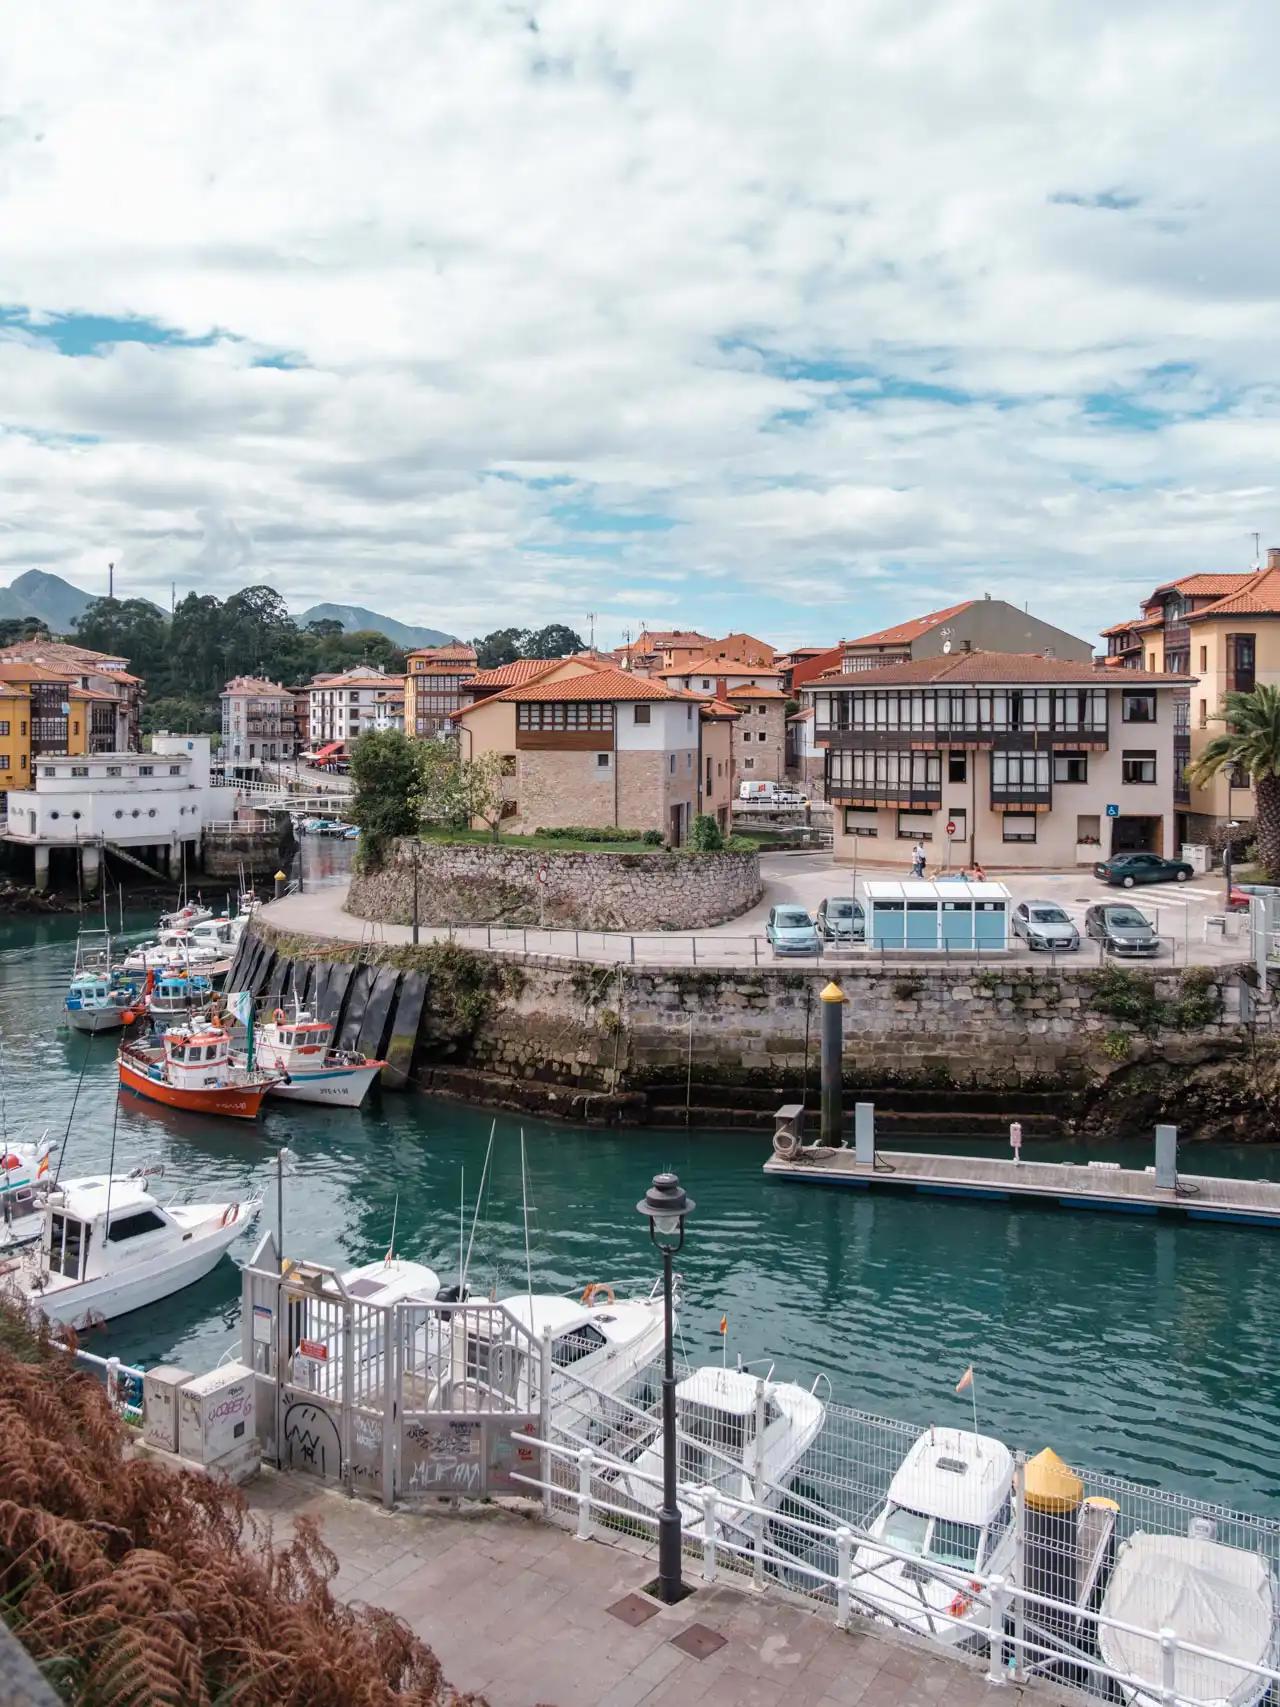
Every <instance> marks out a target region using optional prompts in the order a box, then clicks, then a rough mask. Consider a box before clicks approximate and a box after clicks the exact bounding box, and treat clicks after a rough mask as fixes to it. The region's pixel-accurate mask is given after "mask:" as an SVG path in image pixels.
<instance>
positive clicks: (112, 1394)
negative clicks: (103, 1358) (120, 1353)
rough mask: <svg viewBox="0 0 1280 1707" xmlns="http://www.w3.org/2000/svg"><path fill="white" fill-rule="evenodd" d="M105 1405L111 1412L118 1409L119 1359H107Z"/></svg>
mask: <svg viewBox="0 0 1280 1707" xmlns="http://www.w3.org/2000/svg"><path fill="white" fill-rule="evenodd" d="M107 1403H108V1404H109V1405H110V1406H111V1409H112V1410H113V1411H118V1410H119V1409H120V1359H119V1358H118V1357H109V1358H108V1359H107Z"/></svg>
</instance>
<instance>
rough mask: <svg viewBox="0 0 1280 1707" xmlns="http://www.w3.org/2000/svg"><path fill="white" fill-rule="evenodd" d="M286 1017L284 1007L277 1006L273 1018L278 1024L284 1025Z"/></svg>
mask: <svg viewBox="0 0 1280 1707" xmlns="http://www.w3.org/2000/svg"><path fill="white" fill-rule="evenodd" d="M284 1017H285V1016H284V1009H283V1008H277V1009H276V1011H275V1012H274V1013H273V1014H272V1016H271V1018H272V1019H273V1020H274V1022H275V1023H276V1025H283V1024H284Z"/></svg>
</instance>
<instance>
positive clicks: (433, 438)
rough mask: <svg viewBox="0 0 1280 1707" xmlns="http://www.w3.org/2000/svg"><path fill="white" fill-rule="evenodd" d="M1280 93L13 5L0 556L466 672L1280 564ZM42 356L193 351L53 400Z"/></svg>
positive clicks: (962, 62)
mask: <svg viewBox="0 0 1280 1707" xmlns="http://www.w3.org/2000/svg"><path fill="white" fill-rule="evenodd" d="M1278 50H1280V14H1277V13H1276V12H1275V9H1274V8H1273V7H1272V6H1271V5H1269V4H1266V3H1264V0H1229V3H1228V4H1225V5H1224V6H1221V7H1218V8H1204V7H1203V6H1202V5H1199V4H1195V3H1193V0H1160V3H1159V4H1157V3H1156V0H1134V3H1133V4H1130V5H1128V6H1126V7H1123V8H1116V7H1115V6H1114V5H1111V4H1107V3H1104V0H1082V3H1081V4H1079V5H1077V6H1074V7H1070V8H1067V7H1061V8H1052V9H1050V8H1028V7H1026V6H1025V4H1019V3H1016V0H926V3H920V4H917V5H915V6H912V7H901V6H897V5H892V4H890V3H889V0H850V3H849V4H848V5H846V6H842V7H831V6H829V5H826V4H823V3H822V0H792V3H791V4H788V5H786V6H783V5H780V4H774V5H773V6H769V7H763V6H760V5H758V4H756V5H747V4H746V3H745V0H737V3H733V0H730V3H728V4H725V5H723V6H717V7H691V6H689V5H687V4H683V3H677V0H653V3H652V4H650V5H647V6H644V7H633V8H610V7H605V6H603V5H601V4H600V3H599V0H591V3H588V0H549V3H547V4H545V5H543V6H540V7H536V8H534V9H532V10H522V9H516V8H512V7H504V6H489V7H483V6H480V7H477V6H474V5H466V4H464V3H463V0H421V3H419V4H415V5H408V4H399V3H393V0H364V3H357V0H332V3H331V4H330V5H327V6H326V7H324V8H319V9H317V8H314V7H309V6H303V5H302V4H301V0H278V3H277V4H275V5H273V6H271V7H260V6H251V5H249V4H248V3H247V0H241V3H239V4H232V5H230V6H226V7H223V8H220V9H219V10H218V11H217V13H216V14H215V13H200V12H192V11H190V10H185V11H184V10H183V9H181V8H173V7H171V6H164V5H161V4H160V3H159V0H132V4H131V5H129V6H127V7H126V9H125V11H124V12H123V13H122V12H121V11H120V10H119V9H118V8H117V9H115V10H113V11H112V12H110V13H109V14H108V13H105V12H98V13H95V12H94V11H93V9H92V8H90V9H87V10H86V9H84V8H80V7H74V6H73V5H72V4H71V3H70V0H51V3H49V4H47V5H45V6H44V7H42V8H39V9H37V11H36V12H35V13H33V14H31V15H30V16H29V17H28V18H26V19H24V27H23V30H22V31H21V32H15V34H14V39H13V40H12V41H11V42H10V44H9V51H8V52H7V54H6V55H5V58H4V61H3V64H0V228H2V229H3V230H4V233H5V241H4V243H3V245H0V306H2V305H6V304H7V305H10V306H11V307H13V308H16V309H19V310H23V311H24V312H25V314H26V316H27V322H26V325H27V326H30V325H33V324H36V325H37V326H38V323H39V322H40V321H42V320H43V321H44V322H45V326H44V333H45V334H46V335H41V333H40V331H39V329H37V331H36V332H35V333H33V332H32V331H30V330H27V329H25V328H24V327H21V326H20V327H16V328H11V329H10V330H9V332H8V333H4V332H3V331H2V330H0V422H2V423H3V426H4V428H5V429H7V430H5V431H3V432H2V433H0V484H2V485H3V489H4V491H5V494H6V532H5V534H4V535H3V538H4V549H3V552H2V553H0V562H2V563H4V564H7V566H8V567H9V568H10V569H11V570H12V571H15V572H16V571H18V570H20V569H22V568H24V567H26V566H27V565H28V564H29V563H31V562H37V561H38V562H41V563H42V564H45V565H48V566H50V567H56V568H60V569H61V570H62V571H63V572H64V573H67V574H69V575H70V576H71V577H72V578H75V577H76V576H77V575H82V576H87V575H88V574H89V573H92V574H93V575H94V576H95V577H97V576H98V575H99V572H100V566H101V564H102V562H103V561H104V560H105V558H106V557H107V556H110V555H114V556H115V557H116V560H117V562H118V563H119V564H120V566H121V572H122V578H123V580H124V583H125V584H126V585H127V584H129V580H130V577H132V579H133V583H134V585H135V586H136V590H139V591H146V592H148V593H150V594H152V595H153V596H156V597H158V598H163V597H164V595H166V594H167V591H168V585H169V581H170V579H171V578H175V577H176V578H177V579H178V581H179V588H180V591H181V590H182V588H183V587H184V586H186V585H192V584H196V583H197V581H198V584H199V585H200V586H201V587H211V588H213V589H214V590H218V591H221V592H224V593H225V592H228V591H230V590H231V589H232V588H233V587H234V586H235V585H237V584H239V583H240V582H241V581H243V580H245V579H251V578H253V579H258V578H260V579H266V580H270V581H272V582H273V583H274V584H276V585H278V586H279V587H280V589H281V591H282V592H284V594H285V595H286V597H287V598H289V599H290V601H291V603H293V604H294V606H295V607H297V608H301V606H303V605H305V604H308V603H310V602H312V601H313V600H314V599H317V598H334V599H342V600H347V601H350V600H358V601H359V602H361V603H365V604H370V605H373V606H375V607H377V608H380V609H384V610H389V611H392V612H395V613H397V614H400V615H401V616H403V617H405V618H407V619H410V620H420V621H428V622H431V623H434V624H436V625H438V626H441V627H445V628H450V629H454V630H456V631H460V632H473V631H475V630H478V629H484V628H488V627H493V626H497V625H498V624H499V623H506V622H508V621H521V622H540V621H546V620H549V619H557V618H564V619H566V620H569V621H571V622H574V623H575V625H576V626H579V627H581V626H583V624H584V622H585V613H586V611H587V610H589V609H595V608H597V607H599V606H605V607H606V608H607V609H610V610H616V609H618V608H619V607H620V606H621V605H623V604H625V608H626V609H628V610H629V611H631V612H632V613H638V615H635V616H634V619H633V626H634V621H637V620H639V619H640V618H642V617H643V616H644V615H645V612H646V611H647V610H649V609H650V608H652V610H653V611H654V613H655V614H656V615H658V616H660V617H661V618H662V619H663V620H664V621H665V620H668V619H669V618H670V616H671V615H672V614H674V613H677V612H680V613H687V617H688V620H694V621H697V622H698V623H699V624H700V625H701V626H704V627H711V628H713V629H714V628H715V627H716V626H721V627H724V628H728V627H731V626H735V627H736V626H743V625H745V626H749V627H751V628H754V629H764V630H765V631H767V632H770V633H775V634H777V636H778V638H779V639H783V640H786V639H800V638H804V639H813V638H815V637H817V638H821V637H822V636H823V635H825V634H827V633H832V634H834V633H835V632H837V631H844V632H854V631H856V630H858V629H860V628H870V627H874V626H877V625H879V623H880V622H882V621H889V620H892V619H893V618H894V617H897V616H901V615H903V614H909V613H911V612H912V611H915V610H917V609H920V608H924V607H925V606H927V604H928V603H929V602H930V601H931V600H933V599H937V600H938V601H939V602H943V601H945V600H947V599H948V598H951V597H953V596H960V595H962V594H963V593H966V592H970V591H974V590H990V591H991V592H993V593H997V592H1001V591H1003V592H1004V593H1005V594H1006V595H1007V596H1009V597H1016V598H1017V599H1018V601H1019V602H1022V600H1024V599H1026V598H1030V599H1031V600H1032V602H1033V604H1034V606H1035V608H1037V609H1038V610H1041V611H1042V612H1043V614H1044V615H1045V616H1046V617H1048V618H1049V619H1050V620H1057V621H1060V622H1063V623H1064V624H1065V625H1066V626H1068V627H1073V628H1075V629H1077V630H1078V631H1079V630H1085V631H1088V630H1091V629H1092V628H1094V627H1096V626H1097V625H1098V624H1100V623H1102V622H1105V621H1108V620H1112V619H1113V618H1114V617H1116V616H1117V615H1119V614H1122V613H1123V610H1124V609H1125V608H1127V604H1128V603H1129V602H1131V600H1132V598H1133V597H1134V596H1136V594H1137V593H1138V592H1139V591H1140V590H1142V588H1143V587H1144V585H1146V584H1149V583H1150V582H1151V581H1152V580H1153V578H1155V579H1163V578H1166V577H1167V576H1168V575H1170V574H1174V573H1177V572H1179V571H1181V570H1183V569H1186V568H1190V567H1197V568H1234V567H1240V566H1242V565H1243V564H1244V563H1246V562H1247V560H1248V556H1249V554H1250V552H1251V549H1252V547H1251V541H1250V540H1249V538H1248V535H1249V533H1250V531H1251V530H1252V528H1254V527H1258V528H1261V529H1263V530H1264V532H1266V531H1268V530H1270V531H1271V532H1272V533H1273V534H1274V535H1275V536H1276V537H1280V515H1278V514H1277V510H1278V509H1280V505H1278V504H1277V480H1276V473H1275V464H1276V458H1275V449H1274V446H1275V439H1276V435H1275V418H1276V402H1277V398H1278V397H1280V308H1278V307H1277V304H1278V303H1280V288H1278V287H1280V276H1278V275H1280V258H1278V253H1277V250H1276V247H1275V245H1274V243H1273V242H1272V241H1271V237H1270V230H1269V226H1268V224H1267V221H1266V219H1265V217H1264V216H1260V214H1259V209H1265V208H1266V206H1267V205H1268V202H1269V190H1270V185H1271V183H1272V182H1273V181H1274V177H1275V172H1276V167H1277V128H1278V127H1277V119H1276V116H1275V103H1274V95H1273V90H1274V86H1275V81H1276V71H1277V58H1278ZM66 314H72V315H98V316H115V317H130V316H132V317H141V318H144V319H147V320H151V321H154V322H157V323H159V324H160V325H163V326H165V327H168V328H172V329H173V330H175V331H177V332H180V333H183V334H185V335H187V336H189V337H206V336H208V335H210V334H217V336H216V338H215V341H214V342H212V343H211V344H208V345H206V346H204V347H191V346H189V345H164V346H158V347H147V346H145V345H143V344H139V343H120V344H117V345H114V346H112V347H110V348H107V349H104V350H103V351H101V352H100V353H98V354H95V355H81V356H69V355H63V354H60V353H59V351H58V349H57V346H56V344H55V343H54V342H53V341H52V339H51V336H49V335H48V334H50V332H51V328H50V326H49V324H48V322H49V317H51V316H57V315H66ZM281 355H287V356H288V358H289V359H290V360H291V361H292V362H293V363H296V365H294V366H289V367H280V366H261V365H255V364H256V363H258V362H260V361H262V360H263V359H264V358H268V359H272V360H275V359H277V358H279V357H280V356H281ZM86 441H88V442H86ZM504 476H505V477H504ZM552 482H568V484H567V485H566V484H553V483H552ZM572 506H576V510H577V513H575V512H574V510H573V508H571V507H572ZM610 511H616V512H618V513H620V514H621V515H623V516H631V515H635V514H642V515H652V516H659V517H668V518H670V519H671V520H673V521H674V522H675V523H676V524H677V525H676V526H674V527H673V528H671V529H669V530H665V531H661V530H646V529H634V530H631V529H625V528H617V529H615V528H609V527H605V526H602V525H600V522H599V517H600V515H601V514H602V513H605V514H607V513H608V512H610ZM609 620H612V619H609ZM605 638H613V636H612V635H608V634H606V635H605Z"/></svg>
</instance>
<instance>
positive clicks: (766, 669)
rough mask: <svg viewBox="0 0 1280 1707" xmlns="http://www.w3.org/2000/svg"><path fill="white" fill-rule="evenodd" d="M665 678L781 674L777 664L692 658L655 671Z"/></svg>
mask: <svg viewBox="0 0 1280 1707" xmlns="http://www.w3.org/2000/svg"><path fill="white" fill-rule="evenodd" d="M655 673H656V674H657V675H659V676H661V677H662V678H663V679H664V680H665V679H666V678H667V677H668V676H779V677H780V676H781V675H782V670H781V668H780V667H779V666H778V665H776V664H744V663H743V662H742V661H741V659H739V658H691V659H690V660H689V662H688V663H687V664H677V665H676V666H675V667H674V668H673V669H670V670H658V671H656V672H655Z"/></svg>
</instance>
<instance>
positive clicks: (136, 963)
mask: <svg viewBox="0 0 1280 1707" xmlns="http://www.w3.org/2000/svg"><path fill="white" fill-rule="evenodd" d="M226 954H227V951H226V947H225V946H224V945H223V944H220V943H214V942H198V941H197V940H196V938H195V937H194V936H193V935H192V933H191V932H190V931H189V930H165V931H161V933H160V935H159V936H158V937H157V938H156V940H155V941H154V942H144V943H139V945H138V947H137V948H134V949H131V950H130V952H129V953H128V954H126V955H125V957H124V961H123V966H124V970H125V971H126V972H161V971H164V970H166V969H167V968H168V967H170V966H179V967H181V966H187V967H191V966H195V967H199V968H200V969H201V970H202V971H204V972H208V971H209V970H210V969H211V968H212V967H213V966H214V965H215V964H216V963H217V962H218V961H221V960H225V959H226Z"/></svg>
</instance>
